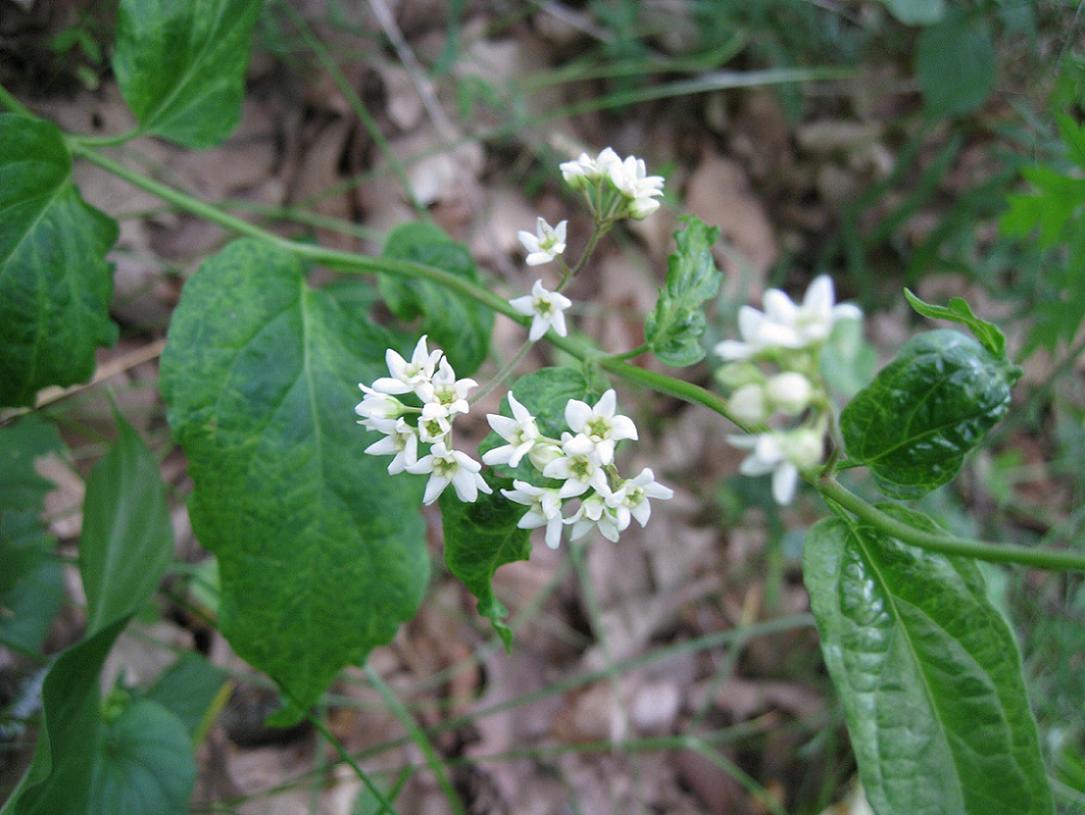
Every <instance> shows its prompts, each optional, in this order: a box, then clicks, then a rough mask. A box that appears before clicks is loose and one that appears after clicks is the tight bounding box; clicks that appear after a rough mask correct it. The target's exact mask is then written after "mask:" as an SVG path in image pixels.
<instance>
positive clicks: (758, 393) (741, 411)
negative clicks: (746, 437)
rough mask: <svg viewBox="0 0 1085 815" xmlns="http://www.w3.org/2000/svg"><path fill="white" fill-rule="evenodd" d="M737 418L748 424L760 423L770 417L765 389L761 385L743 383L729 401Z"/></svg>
mask: <svg viewBox="0 0 1085 815" xmlns="http://www.w3.org/2000/svg"><path fill="white" fill-rule="evenodd" d="M728 405H729V406H730V408H731V412H732V413H733V414H734V415H735V418H736V419H738V420H739V421H741V422H745V423H746V424H760V423H761V422H763V421H765V419H766V418H768V410H767V407H766V404H765V389H764V388H762V387H761V386H760V385H753V384H751V385H743V386H742V387H741V388H739V389H738V390H737V391H735V392H734V393H733V394H731V398H730V400H729V401H728Z"/></svg>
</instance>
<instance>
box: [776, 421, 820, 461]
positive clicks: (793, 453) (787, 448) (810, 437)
mask: <svg viewBox="0 0 1085 815" xmlns="http://www.w3.org/2000/svg"><path fill="white" fill-rule="evenodd" d="M781 441H782V442H783V447H784V454H785V455H786V456H787V460H788V461H790V462H791V463H792V464H794V465H795V466H796V467H798V468H799V469H800V470H809V469H810V468H811V467H815V466H817V465H818V464H820V463H821V456H822V453H823V452H824V449H825V441H824V437H823V435H822V434H821V433H818V432H817V431H816V430H810V429H805V430H795V431H792V432H791V433H787V434H785V435H784V436H783V438H782V439H781Z"/></svg>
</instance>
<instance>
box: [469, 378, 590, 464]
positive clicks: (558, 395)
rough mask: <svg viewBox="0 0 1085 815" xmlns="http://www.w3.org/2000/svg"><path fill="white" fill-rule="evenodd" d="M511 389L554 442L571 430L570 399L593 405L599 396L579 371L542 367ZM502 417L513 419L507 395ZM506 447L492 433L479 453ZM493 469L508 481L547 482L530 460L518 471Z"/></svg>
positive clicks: (504, 400) (545, 434)
mask: <svg viewBox="0 0 1085 815" xmlns="http://www.w3.org/2000/svg"><path fill="white" fill-rule="evenodd" d="M511 390H512V393H513V395H514V396H515V397H516V399H517V400H518V401H519V402H520V404H522V405H523V406H524V407H526V408H527V409H528V410H529V411H530V412H531V415H532V416H534V417H535V422H536V424H538V426H539V432H540V433H542V434H543V435H544V436H549V437H550V438H552V439H560V438H561V434H562V431H568V430H569V426H568V425H567V424H565V405H566V404H567V403H568V401H569V400H570V399H579V400H581V401H582V402H584V401H587V402H591V401H594V399H595V397H597V396H598V395H599V394H598V393H596V392H595V391H594V389H593V388H592V387H591V385H590V384H589V383H588V380H587V379H585V377H584V374H583V372H582V371H581V370H580V369H578V368H568V367H565V368H541V369H539V370H538V371H535V372H534V373H531V374H528V375H527V376H523V377H520V379H518V380H516V382H515V383H514V384H513V385H512V388H511ZM501 415H502V416H512V409H511V408H510V407H509V400H508V397H507V396H506V397H504V398H503V399H502V400H501ZM503 444H506V442H505V440H504V439H502V438H501V437H500V436H498V435H497V434H496V433H493V432H491V433H490V434H489V435H488V436H486V438H484V439H483V440H482V443H481V444H480V445H479V453H480V454H481V453H486V452H488V451H490V450H492V449H494V448H495V447H500V446H501V445H503ZM492 469H493V470H494V471H495V472H496V473H497V475H499V476H500V477H501V478H505V479H514V478H519V479H520V480H522V481H528V482H530V483H532V484H537V485H539V484H543V483H544V482H545V481H546V480H547V479H544V478H543V477H542V474H541V473H540V472H539V471H538V470H536V469H535V468H534V467H533V466H532V465H531V462H529V461H522V462H521V463H520V465H519V466H518V467H515V468H512V467H509V466H508V465H506V464H499V465H497V466H495V467H493V468H492Z"/></svg>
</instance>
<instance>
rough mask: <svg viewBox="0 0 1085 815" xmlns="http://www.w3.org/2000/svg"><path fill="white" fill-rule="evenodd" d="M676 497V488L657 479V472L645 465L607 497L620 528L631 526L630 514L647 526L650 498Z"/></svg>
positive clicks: (650, 508) (650, 511) (665, 498)
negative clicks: (634, 476) (664, 484)
mask: <svg viewBox="0 0 1085 815" xmlns="http://www.w3.org/2000/svg"><path fill="white" fill-rule="evenodd" d="M673 497H674V490H672V489H671V488H670V487H665V486H663V485H662V484H660V483H659V482H658V481H656V477H655V474H653V473H652V471H651V470H650V469H648V468H647V467H645V468H644V469H643V470H641V471H640V473H639V474H638V475H637V476H636V478H630V479H629V480H627V481H626V482H625V483H624V484H622V485H621V486H620V487H619V488H618V489H616V490H615V491H614V492H613V493H611V494H610V496H608V497H607V499H606V504H607V506H608V507H609V508H611V509H612V510H614V512H615V516H616V518H617V521H618V527H619V529H625V528H626V527H627V526H629V516H630V515H632V516H633V517H634V518H636V519H637V523H639V524H640V525H641V526H645V525H646V524H647V523H648V518H649V516H651V514H652V507H651V505H650V504H649V503H648V499H649V498H658V499H661V500H664V501H665V500H667V499H669V498H673Z"/></svg>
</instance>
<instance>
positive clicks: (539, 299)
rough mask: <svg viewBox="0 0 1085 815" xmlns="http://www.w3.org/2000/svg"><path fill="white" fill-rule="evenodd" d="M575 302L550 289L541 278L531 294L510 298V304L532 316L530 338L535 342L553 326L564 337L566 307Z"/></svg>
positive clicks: (565, 332) (536, 282)
mask: <svg viewBox="0 0 1085 815" xmlns="http://www.w3.org/2000/svg"><path fill="white" fill-rule="evenodd" d="M572 304H573V302H572V300H570V299H569V298H568V297H566V296H565V295H563V294H560V293H558V292H556V291H548V290H547V288H546V287H545V286H543V284H542V281H541V280H536V281H535V285H534V286H532V287H531V294H525V295H524V296H523V297H515V298H513V299H512V300H509V305H511V306H512V307H513V308H514V309H516V310H517V311H518V312H520V313H521V314H523V315H525V316H528V317H531V318H532V319H531V331H530V332H528V339H530V340H531V341H532V342H535V341H536V340H538V339H539V338H540V337H542V335H543V334H545V333H546V332H547V330H548V329H549V328H550V327H551V326H553V328H554V333H555V334H557V335H558V336H559V337H564V336H565V335H566V334H567V333H568V332H567V330H566V328H565V313H564V312H565V309H567V308H569V306H571V305H572Z"/></svg>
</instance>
